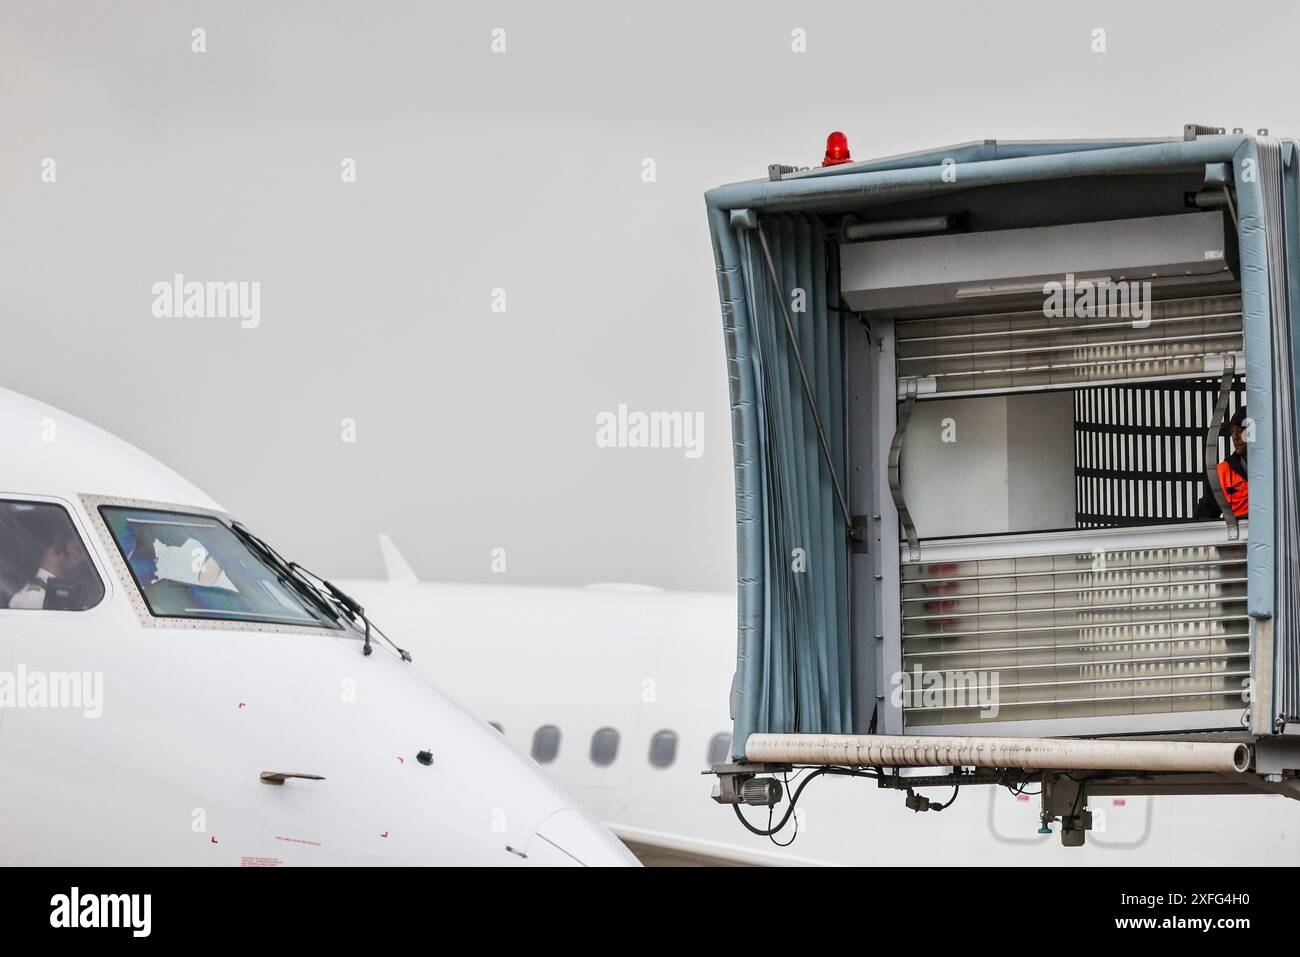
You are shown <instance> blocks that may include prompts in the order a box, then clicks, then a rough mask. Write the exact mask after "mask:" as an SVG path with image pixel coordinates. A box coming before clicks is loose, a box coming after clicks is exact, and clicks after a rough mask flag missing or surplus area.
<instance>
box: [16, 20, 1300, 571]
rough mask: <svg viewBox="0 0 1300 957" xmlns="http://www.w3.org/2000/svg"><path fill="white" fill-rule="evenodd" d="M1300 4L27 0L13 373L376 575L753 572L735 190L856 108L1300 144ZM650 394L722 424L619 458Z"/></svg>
mask: <svg viewBox="0 0 1300 957" xmlns="http://www.w3.org/2000/svg"><path fill="white" fill-rule="evenodd" d="M1297 26H1300V12H1298V11H1297V8H1296V5H1295V4H1288V3H1283V2H1278V3H1236V4H1232V5H1229V6H1224V5H1223V4H1221V3H1208V2H1205V3H1190V2H1183V3H1175V2H1168V3H1142V4H1137V3H1131V2H1130V3H1108V2H1102V3H1093V2H1090V3H1069V4H1064V3H1055V4H1048V3H1041V2H1039V3H1030V2H1026V3H987V4H978V3H969V2H962V3H943V2H926V3H917V4H886V3H813V4H805V5H797V4H789V3H754V2H744V3H740V2H735V3H705V2H699V0H695V2H660V3H651V4H614V3H546V4H543V3H536V2H512V3H387V2H385V3H361V2H349V3H344V2H299V3H285V2H277V3H251V2H249V3H231V2H220V3H218V2H193V3H185V2H172V0H168V2H132V3H111V2H104V3H99V2H96V3H91V2H84V0H83V2H78V3H71V2H53V3H39V4H35V3H32V4H22V3H18V2H16V0H5V2H4V3H3V6H2V7H0V122H2V123H3V140H4V144H5V145H4V148H3V149H2V150H0V309H2V310H3V313H2V315H3V338H2V339H0V383H2V384H3V385H5V386H7V387H9V388H13V389H16V390H18V391H20V392H24V393H28V394H30V395H33V396H36V397H38V398H40V399H42V400H44V401H47V402H50V403H53V404H55V405H57V406H61V407H63V408H65V409H67V410H68V411H70V412H73V413H75V414H78V415H81V416H83V417H85V418H88V419H90V420H91V421H93V422H95V423H97V424H99V425H101V426H103V427H105V428H107V429H109V430H110V431H113V432H115V433H117V434H119V435H121V436H122V437H124V438H126V439H128V440H129V441H131V442H133V443H135V444H136V445H138V446H140V447H141V448H143V449H145V450H146V451H148V452H150V453H152V454H154V455H156V456H158V457H159V458H161V459H163V460H164V461H166V462H167V463H168V464H170V465H172V466H173V467H174V468H176V469H177V470H179V471H180V472H182V473H183V474H185V475H186V476H187V477H189V478H190V479H192V480H193V481H195V482H196V483H197V484H198V485H200V486H201V487H203V488H204V489H205V490H207V491H208V492H209V493H211V494H212V495H213V496H215V497H216V498H217V499H218V500H219V501H221V502H222V503H223V504H224V505H225V506H226V507H227V508H229V509H230V510H231V511H232V512H234V513H235V514H236V515H237V516H239V517H241V518H242V519H243V520H244V521H246V522H248V523H249V524H250V525H252V526H253V527H254V528H256V529H257V530H258V531H259V532H261V534H263V535H264V536H265V537H267V538H268V539H269V540H271V541H272V542H274V543H276V544H277V545H278V546H279V547H281V549H282V550H284V551H285V552H286V553H288V554H290V555H292V556H295V557H298V558H299V559H300V560H302V561H304V562H305V563H308V564H311V565H314V566H316V567H317V568H318V569H319V570H321V571H323V572H326V573H327V574H330V575H336V576H339V577H344V576H352V577H357V576H368V575H378V574H379V572H380V567H381V566H380V561H379V553H378V550H377V548H376V545H375V535H376V533H377V532H380V531H387V532H390V533H391V534H393V535H394V537H395V538H396V539H397V541H398V543H399V545H400V546H401V547H402V549H403V550H404V551H405V552H406V554H407V557H408V558H409V559H410V561H411V563H412V565H413V566H414V567H415V569H416V571H417V572H419V573H420V575H421V576H422V577H425V578H429V579H461V580H493V581H501V580H503V579H504V580H509V581H513V582H539V583H569V584H581V583H585V582H592V581H641V582H646V583H651V584H659V585H665V586H669V587H678V588H730V587H732V583H733V580H734V578H733V573H734V536H733V528H734V526H733V518H734V512H733V498H732V480H731V448H730V433H729V422H728V412H727V390H726V377H725V365H724V361H723V342H722V335H721V321H720V318H719V313H718V305H717V297H716V286H715V283H714V277H713V262H712V254H711V251H710V247H709V242H708V233H707V228H706V223H705V216H704V206H703V201H702V194H703V192H704V191H705V190H706V189H707V188H709V187H711V186H714V185H718V184H720V183H724V182H730V181H734V180H738V179H750V178H754V177H760V176H763V175H765V172H766V166H767V164H768V163H770V162H777V161H780V162H787V163H793V164H800V165H807V164H811V163H814V162H817V161H818V160H819V159H820V156H821V150H822V147H823V144H824V141H825V140H824V138H825V135H826V133H827V132H828V131H830V130H832V129H843V130H844V131H845V132H846V133H847V134H848V135H849V140H850V144H851V146H852V148H853V151H854V155H855V156H856V157H858V158H866V157H870V156H872V155H882V154H889V153H895V152H902V151H905V150H911V149H919V148H923V147H927V146H937V145H942V144H945V143H952V142H960V141H965V140H970V139H980V138H994V137H996V138H1007V139H1014V138H1019V139H1025V138H1053V137H1097V136H1116V137H1127V136H1144V135H1153V134H1154V135H1177V134H1179V133H1180V132H1181V129H1182V125H1183V124H1184V123H1186V122H1190V121H1195V122H1201V123H1210V124H1217V125H1226V126H1230V127H1231V126H1243V127H1246V128H1247V129H1250V130H1252V131H1253V130H1254V129H1256V128H1257V127H1261V126H1267V127H1269V128H1270V129H1271V130H1272V131H1273V132H1274V133H1281V134H1286V135H1294V134H1297V133H1300V122H1297V120H1298V119H1300V117H1298V116H1297V113H1298V112H1300V107H1298V106H1297V96H1296V91H1295V81H1294V75H1295V70H1294V67H1293V66H1292V65H1291V61H1292V59H1293V56H1294V53H1293V46H1294V42H1295V37H1296V36H1297ZM196 28H200V29H202V30H203V31H205V39H206V52H203V53H196V52H193V51H192V43H193V40H192V31H193V30H195V29H196ZM1096 28H1103V29H1105V31H1106V51H1105V52H1104V53H1094V52H1093V51H1092V45H1093V43H1092V36H1093V30H1094V29H1096ZM495 29H502V30H504V31H505V51H504V52H493V50H492V43H493V30H495ZM795 30H802V31H804V34H805V36H806V52H802V53H800V52H795V51H794V50H792V31H795ZM49 158H52V159H53V160H54V161H55V167H54V168H55V171H56V179H55V182H53V183H48V182H42V171H43V166H42V163H43V161H44V160H46V159H49ZM346 158H352V159H354V160H355V162H356V182H354V183H345V182H343V176H342V175H341V172H342V163H343V161H344V160H345V159H346ZM646 159H652V160H653V161H654V173H655V177H654V181H653V182H645V181H644V177H643V170H644V161H645V160H646ZM176 273H181V274H183V275H184V276H185V278H186V279H187V280H198V281H237V282H258V283H260V284H261V285H260V289H261V302H260V323H259V324H258V325H257V327H256V328H241V324H240V322H239V321H238V320H237V319H231V318H226V319H222V318H208V319H199V318H184V317H177V318H168V317H164V318H159V317H156V316H155V315H154V314H153V311H152V306H153V303H154V294H153V292H152V291H151V290H152V287H153V285H154V283H156V282H159V281H170V280H171V279H172V277H173V275H174V274H176ZM496 289H503V290H505V303H506V308H505V311H504V312H496V311H493V308H492V306H493V301H494V300H493V290H496ZM620 404H624V405H626V406H627V407H628V408H629V409H630V410H634V411H635V410H641V411H654V410H664V411H676V412H681V413H700V414H701V416H702V423H703V432H702V446H701V448H702V454H701V455H699V456H698V457H688V456H687V455H686V454H685V450H683V449H618V448H600V447H598V446H597V443H596V441H595V435H596V417H597V416H598V415H599V414H600V413H601V412H606V411H614V410H617V408H618V406H619V405H620ZM345 419H348V420H352V421H354V422H355V438H356V441H355V442H347V441H344V438H345V436H344V425H343V422H344V420H345ZM87 491H94V490H87ZM494 548H504V549H505V550H506V552H505V554H506V574H505V575H504V576H500V575H495V574H493V573H492V571H491V561H492V550H493V549H494Z"/></svg>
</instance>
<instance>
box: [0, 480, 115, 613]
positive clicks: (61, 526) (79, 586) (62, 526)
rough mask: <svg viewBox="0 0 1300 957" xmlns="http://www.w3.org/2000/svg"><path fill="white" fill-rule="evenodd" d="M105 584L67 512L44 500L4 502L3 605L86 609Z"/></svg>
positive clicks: (0, 515)
mask: <svg viewBox="0 0 1300 957" xmlns="http://www.w3.org/2000/svg"><path fill="white" fill-rule="evenodd" d="M103 597H104V583H103V582H102V581H100V578H99V573H98V572H96V571H95V566H94V564H93V563H92V562H91V560H90V554H89V553H88V552H87V551H86V546H85V544H84V543H83V542H82V541H81V537H80V536H79V535H78V534H77V529H76V527H75V526H73V524H72V519H71V518H70V517H69V516H68V513H67V510H66V509H64V508H63V506H61V505H52V504H49V503H45V502H18V501H2V502H0V608H12V609H15V610H23V609H25V610H29V611H38V610H39V611H85V610H86V609H87V608H93V607H94V606H95V605H98V604H99V602H100V601H101V600H102V599H103Z"/></svg>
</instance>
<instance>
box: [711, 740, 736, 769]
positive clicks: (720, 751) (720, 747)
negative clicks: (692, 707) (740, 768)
mask: <svg viewBox="0 0 1300 957" xmlns="http://www.w3.org/2000/svg"><path fill="white" fill-rule="evenodd" d="M730 757H731V735H729V734H727V733H726V732H725V731H724V732H722V733H721V734H715V735H714V736H713V737H712V738H710V739H709V754H708V761H709V767H714V766H716V765H719V764H726V763H727V760H728V759H729V758H730Z"/></svg>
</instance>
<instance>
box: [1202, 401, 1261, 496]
mask: <svg viewBox="0 0 1300 957" xmlns="http://www.w3.org/2000/svg"><path fill="white" fill-rule="evenodd" d="M1245 422H1246V410H1245V409H1244V408H1241V409H1238V410H1237V411H1236V412H1234V413H1233V415H1232V418H1231V419H1229V420H1228V421H1227V422H1225V423H1224V424H1223V429H1222V434H1224V435H1231V436H1232V451H1231V452H1229V453H1228V457H1227V458H1226V459H1224V460H1223V461H1222V462H1220V463H1219V484H1221V485H1222V486H1223V494H1224V496H1225V497H1226V498H1227V500H1228V507H1229V508H1230V509H1232V514H1233V515H1235V516H1237V517H1238V518H1245V517H1246V515H1247V513H1248V512H1249V511H1250V496H1249V488H1250V484H1249V482H1247V480H1246V436H1245ZM1195 517H1196V518H1198V519H1200V520H1202V521H1209V520H1212V519H1216V518H1222V517H1223V510H1222V509H1221V508H1219V503H1218V501H1217V500H1216V499H1215V497H1214V493H1213V492H1212V491H1211V492H1207V493H1206V494H1205V497H1204V498H1202V499H1201V500H1200V502H1198V503H1197V505H1196V516H1195Z"/></svg>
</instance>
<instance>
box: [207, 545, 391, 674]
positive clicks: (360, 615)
mask: <svg viewBox="0 0 1300 957" xmlns="http://www.w3.org/2000/svg"><path fill="white" fill-rule="evenodd" d="M230 524H231V529H232V531H234V533H235V534H236V535H237V536H238V537H239V539H240V541H242V542H243V543H244V544H245V545H247V546H248V547H249V548H250V549H252V550H253V552H254V553H255V554H256V555H257V557H258V558H260V559H261V560H262V561H263V562H266V563H267V564H268V565H270V566H271V568H272V569H273V570H274V571H275V573H276V575H277V576H278V577H279V578H280V580H281V581H283V582H284V583H285V584H286V585H288V586H289V587H291V588H293V589H294V590H295V591H297V592H299V594H301V595H302V596H303V597H304V598H306V599H308V600H309V601H310V602H311V603H312V604H313V605H314V606H316V608H317V609H318V610H320V611H322V612H323V613H325V614H326V615H328V616H330V617H331V618H333V619H335V620H336V621H339V622H343V621H348V622H351V623H353V624H355V623H356V622H357V621H358V620H360V621H361V622H362V624H363V625H364V631H365V642H364V644H363V645H362V653H363V654H365V655H369V654H370V653H371V652H372V651H373V649H372V648H371V644H370V630H371V629H372V628H373V629H374V630H375V631H376V632H377V633H378V634H379V636H380V637H381V638H383V639H384V641H386V642H388V644H389V645H391V646H392V648H393V650H394V651H396V652H397V653H398V655H400V656H401V658H402V660H403V661H412V660H413V659H412V658H411V653H410V652H409V651H407V650H406V649H405V648H399V647H398V646H397V644H396V643H395V642H394V641H393V640H392V639H391V638H389V637H388V636H387V635H386V634H384V632H383V631H382V630H381V629H380V628H379V626H378V625H375V624H374V623H373V622H371V620H370V619H369V618H368V617H367V616H366V610H365V609H364V608H362V607H361V603H360V602H358V601H357V600H356V599H355V598H353V597H352V596H351V595H349V594H348V593H347V592H345V591H344V590H343V589H341V588H339V587H338V586H337V585H335V584H333V583H332V582H329V581H326V580H325V579H324V578H321V577H320V576H319V575H317V574H316V573H315V572H313V571H310V570H309V569H306V568H304V567H303V566H301V565H299V564H298V563H297V562H291V561H287V560H286V559H284V558H283V557H281V555H280V553H279V552H277V551H276V550H275V549H274V548H272V547H271V546H270V545H268V544H266V542H264V541H262V540H261V539H260V538H258V537H257V536H256V535H254V534H253V533H252V532H250V531H249V530H248V529H247V528H245V527H244V526H243V525H241V524H240V523H239V522H231V523H230Z"/></svg>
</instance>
